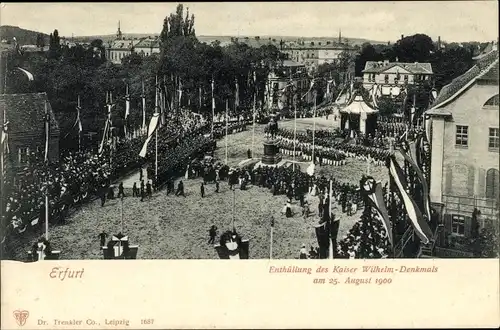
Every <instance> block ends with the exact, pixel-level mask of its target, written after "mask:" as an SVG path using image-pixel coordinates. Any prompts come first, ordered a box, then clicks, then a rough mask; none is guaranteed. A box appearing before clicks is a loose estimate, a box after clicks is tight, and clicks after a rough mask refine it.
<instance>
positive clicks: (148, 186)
mask: <svg viewBox="0 0 500 330" xmlns="http://www.w3.org/2000/svg"><path fill="white" fill-rule="evenodd" d="M146 195H147V196H148V199H150V198H151V197H152V196H153V191H152V189H151V181H150V180H148V183H147V184H146Z"/></svg>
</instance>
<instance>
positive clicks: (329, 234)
mask: <svg viewBox="0 0 500 330" xmlns="http://www.w3.org/2000/svg"><path fill="white" fill-rule="evenodd" d="M332 192H333V181H332V180H330V190H329V191H328V195H329V197H328V200H329V203H328V208H329V212H330V213H329V218H330V219H329V225H330V227H329V230H328V237H329V239H330V248H329V249H328V254H329V258H328V259H333V252H334V250H333V239H332V226H333V221H332V197H333V196H332V195H333V194H332Z"/></svg>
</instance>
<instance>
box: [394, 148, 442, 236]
mask: <svg viewBox="0 0 500 330" xmlns="http://www.w3.org/2000/svg"><path fill="white" fill-rule="evenodd" d="M389 174H390V175H391V177H392V178H393V180H394V183H395V185H396V187H397V188H398V190H399V193H400V195H401V197H402V200H403V204H404V206H405V209H406V213H407V215H408V218H410V221H411V222H412V225H413V228H415V232H416V233H417V235H418V237H420V239H421V240H422V242H423V243H424V244H428V243H429V241H430V238H431V237H432V231H431V229H430V227H429V225H428V224H427V222H425V221H424V219H423V216H422V212H421V211H420V209H419V208H418V207H417V204H416V203H415V201H414V200H413V199H412V198H411V196H410V195H409V194H408V193H407V192H406V187H407V182H406V178H405V176H404V174H403V171H402V169H401V167H400V166H399V164H398V163H397V162H396V159H395V157H394V155H393V156H391V157H390V159H389Z"/></svg>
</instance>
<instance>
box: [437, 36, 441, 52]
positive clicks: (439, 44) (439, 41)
mask: <svg viewBox="0 0 500 330" xmlns="http://www.w3.org/2000/svg"><path fill="white" fill-rule="evenodd" d="M437 46H438V47H437V48H438V50H440V49H441V36H438V44H437Z"/></svg>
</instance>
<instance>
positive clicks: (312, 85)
mask: <svg viewBox="0 0 500 330" xmlns="http://www.w3.org/2000/svg"><path fill="white" fill-rule="evenodd" d="M314 83H315V79H313V80H311V85H310V86H309V89H308V90H307V92H306V93H305V94H304V96H302V98H305V97H306V96H307V95H308V94H309V93H310V92H311V90H312V89H313V87H314Z"/></svg>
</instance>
